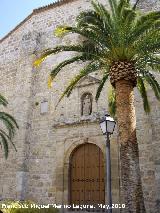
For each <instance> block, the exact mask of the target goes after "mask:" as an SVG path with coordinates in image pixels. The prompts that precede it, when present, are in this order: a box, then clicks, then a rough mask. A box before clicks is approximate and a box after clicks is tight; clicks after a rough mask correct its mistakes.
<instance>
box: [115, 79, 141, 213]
mask: <svg viewBox="0 0 160 213" xmlns="http://www.w3.org/2000/svg"><path fill="white" fill-rule="evenodd" d="M115 87H116V89H115V90H116V107H117V109H116V110H117V119H118V128H119V142H120V173H121V199H122V198H123V201H122V202H123V203H125V204H126V208H125V210H124V212H126V213H145V207H144V199H143V192H142V183H141V174H140V167H139V151H138V143H137V138H136V116H135V107H134V94H133V84H131V83H130V81H126V80H119V81H117V82H116V85H115Z"/></svg>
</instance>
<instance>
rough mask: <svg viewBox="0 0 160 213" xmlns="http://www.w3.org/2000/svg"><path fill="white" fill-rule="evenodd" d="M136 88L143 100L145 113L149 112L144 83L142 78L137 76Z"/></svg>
mask: <svg viewBox="0 0 160 213" xmlns="http://www.w3.org/2000/svg"><path fill="white" fill-rule="evenodd" d="M137 88H138V90H139V92H140V94H141V97H142V100H143V107H144V110H145V112H146V113H149V112H150V106H149V102H148V97H147V91H146V87H145V84H144V82H143V79H142V78H141V77H140V76H139V77H138V79H137Z"/></svg>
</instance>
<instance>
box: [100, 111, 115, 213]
mask: <svg viewBox="0 0 160 213" xmlns="http://www.w3.org/2000/svg"><path fill="white" fill-rule="evenodd" d="M115 125H116V122H115V121H114V119H113V118H112V117H110V115H108V114H106V115H105V117H104V118H102V120H101V121H100V127H101V130H102V132H103V135H106V173H107V178H106V186H107V200H108V205H109V207H110V208H109V209H108V212H109V213H112V189H111V157H110V140H109V136H110V135H111V134H113V132H114V128H115Z"/></svg>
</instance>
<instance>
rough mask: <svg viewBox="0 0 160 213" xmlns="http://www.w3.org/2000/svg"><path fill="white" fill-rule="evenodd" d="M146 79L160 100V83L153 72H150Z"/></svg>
mask: <svg viewBox="0 0 160 213" xmlns="http://www.w3.org/2000/svg"><path fill="white" fill-rule="evenodd" d="M144 79H145V80H146V81H147V83H148V84H149V85H150V86H151V87H152V89H153V91H154V94H155V96H156V98H157V99H158V100H159V101H160V85H159V84H158V82H157V80H156V79H155V77H154V76H153V75H152V73H150V72H148V73H147V74H146V75H145V76H144Z"/></svg>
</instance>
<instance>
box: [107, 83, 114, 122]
mask: <svg viewBox="0 0 160 213" xmlns="http://www.w3.org/2000/svg"><path fill="white" fill-rule="evenodd" d="M108 109H109V113H110V115H111V116H112V117H114V118H115V115H116V95H115V91H114V88H113V87H112V88H111V89H110V91H109V94H108Z"/></svg>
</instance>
